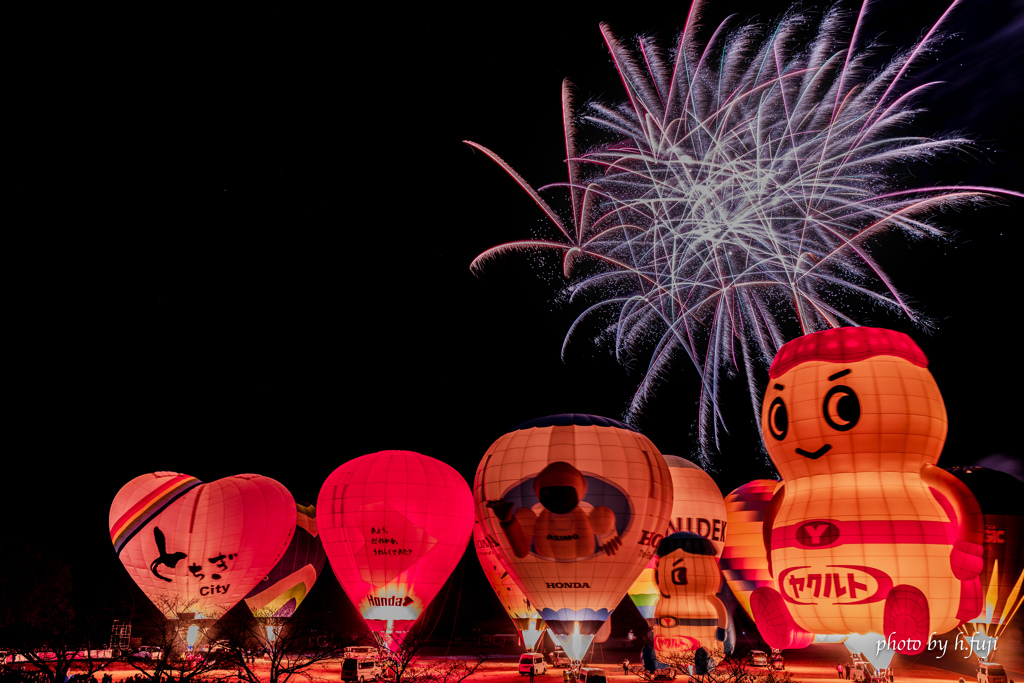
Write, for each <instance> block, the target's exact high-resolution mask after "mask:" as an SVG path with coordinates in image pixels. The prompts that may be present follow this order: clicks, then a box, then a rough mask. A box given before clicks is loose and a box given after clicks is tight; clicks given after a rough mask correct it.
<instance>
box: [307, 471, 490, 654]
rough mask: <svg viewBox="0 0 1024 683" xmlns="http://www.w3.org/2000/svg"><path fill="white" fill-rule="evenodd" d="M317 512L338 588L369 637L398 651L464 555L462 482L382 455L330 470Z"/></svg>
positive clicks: (469, 519)
mask: <svg viewBox="0 0 1024 683" xmlns="http://www.w3.org/2000/svg"><path fill="white" fill-rule="evenodd" d="M317 510H318V522H319V527H320V537H321V539H322V540H323V544H324V549H325V550H326V551H327V557H328V559H329V560H330V562H331V566H332V567H333V568H334V573H335V574H336V575H337V576H338V581H339V582H340V583H341V586H342V588H344V589H345V592H346V593H347V594H348V597H349V598H350V599H351V600H352V602H353V604H355V606H356V609H357V610H358V611H359V613H360V614H361V615H362V617H363V619H365V620H366V623H367V626H369V628H370V630H371V631H373V632H374V633H376V634H378V635H379V637H380V638H381V640H383V641H385V642H387V644H388V645H389V646H397V645H400V644H401V641H402V639H403V638H404V633H405V632H407V631H408V630H409V629H410V628H411V627H412V625H413V623H414V622H415V621H416V620H417V619H418V618H419V616H420V615H421V614H422V613H423V610H424V609H426V607H427V605H428V604H430V601H431V600H433V599H434V596H435V595H437V592H438V591H439V590H440V589H441V587H442V586H443V585H444V583H445V581H447V580H448V577H449V575H450V574H451V573H452V570H453V569H455V566H456V565H457V564H458V563H459V560H460V559H461V558H462V554H463V552H465V550H466V544H467V543H468V542H469V537H470V534H471V533H472V531H473V497H472V495H471V494H470V492H469V486H468V485H467V484H466V480H465V479H463V477H462V475H460V474H459V473H458V472H456V471H455V470H454V469H453V468H452V467H450V466H449V465H447V464H445V463H443V462H441V461H440V460H435V459H434V458H429V457H427V456H425V455H420V454H419V453H414V452H412V451H381V452H380V453H373V454H371V455H364V456H362V457H360V458H356V459H354V460H350V461H349V462H347V463H345V464H344V465H342V466H341V467H339V468H338V469H336V470H334V472H333V473H331V475H330V476H329V477H328V478H327V481H326V482H325V483H324V485H323V488H321V489H320V497H319V499H318V500H317ZM389 637H390V642H388V638H389Z"/></svg>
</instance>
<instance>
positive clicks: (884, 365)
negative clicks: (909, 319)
mask: <svg viewBox="0 0 1024 683" xmlns="http://www.w3.org/2000/svg"><path fill="white" fill-rule="evenodd" d="M927 365H928V361H927V358H926V357H925V355H924V353H923V352H922V351H921V350H920V349H919V348H918V347H917V345H916V344H915V343H914V342H913V341H912V340H911V339H910V338H909V337H908V336H906V335H904V334H901V333H899V332H894V331H890V330H882V329H874V328H839V329H833V330H827V331H824V332H816V333H813V334H809V335H806V336H804V337H800V338H798V339H796V340H794V341H791V342H789V343H788V344H786V345H784V346H783V347H782V348H781V349H780V350H779V353H778V354H777V355H776V357H775V360H774V362H773V363H772V366H771V369H770V371H769V376H770V380H769V386H768V388H767V390H766V392H765V396H764V403H763V412H762V427H763V436H764V441H765V445H766V447H767V449H768V453H769V455H770V456H771V458H772V461H773V462H774V463H775V466H776V467H777V468H778V471H779V474H780V475H781V476H782V483H783V485H782V486H781V487H779V488H778V490H777V491H776V493H775V495H774V497H773V498H772V501H771V503H770V504H769V506H768V509H767V511H766V513H765V519H764V527H763V529H764V542H765V548H766V550H767V555H768V562H769V569H770V571H771V574H772V576H773V579H774V581H773V584H772V586H771V587H768V586H762V587H760V588H758V589H757V590H755V591H754V593H753V594H752V595H751V608H752V611H753V614H754V619H755V622H756V623H757V625H758V628H759V630H760V632H761V635H762V637H763V638H764V639H765V641H766V642H767V643H768V645H770V646H771V647H773V648H789V647H803V646H805V645H808V644H810V642H811V641H812V639H813V634H814V633H836V634H850V633H862V634H865V633H878V634H884V635H885V636H886V637H887V638H888V639H889V641H890V646H891V647H892V649H894V650H896V651H898V652H901V653H903V654H916V653H919V652H921V651H922V650H924V648H925V647H926V646H927V644H928V641H929V639H930V636H931V634H932V633H936V632H937V633H944V632H946V631H949V630H951V629H953V628H956V627H957V626H958V625H959V624H961V623H964V622H966V621H969V620H970V619H972V618H974V617H976V616H977V615H978V613H979V612H980V610H981V589H980V581H979V578H978V577H979V574H980V572H981V569H982V553H983V549H982V542H983V538H984V526H983V524H984V523H983V517H982V515H981V511H980V508H979V506H978V503H977V501H976V500H975V498H974V497H973V495H972V494H971V493H970V491H969V490H968V489H967V488H966V486H965V485H964V484H963V483H961V482H960V481H959V480H957V479H956V477H954V476H953V475H951V474H950V473H948V472H946V471H944V470H942V469H940V468H938V467H937V466H936V464H935V463H936V462H937V461H938V459H939V455H940V453H941V450H942V446H943V444H944V442H945V437H946V429H947V424H946V410H945V406H944V404H943V401H942V396H941V395H940V393H939V390H938V387H937V386H936V383H935V380H934V379H933V378H932V376H931V374H930V373H929V372H928V369H927Z"/></svg>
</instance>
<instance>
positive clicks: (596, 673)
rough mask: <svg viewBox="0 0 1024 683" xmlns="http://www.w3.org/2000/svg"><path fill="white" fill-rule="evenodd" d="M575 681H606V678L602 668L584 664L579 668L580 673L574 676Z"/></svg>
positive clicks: (599, 682)
mask: <svg viewBox="0 0 1024 683" xmlns="http://www.w3.org/2000/svg"><path fill="white" fill-rule="evenodd" d="M576 683H608V678H607V677H606V676H605V675H604V669H598V668H597V667H593V666H585V667H583V668H582V669H580V673H579V675H578V676H577V677H576Z"/></svg>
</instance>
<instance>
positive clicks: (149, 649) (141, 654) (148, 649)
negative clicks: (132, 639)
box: [135, 645, 164, 659]
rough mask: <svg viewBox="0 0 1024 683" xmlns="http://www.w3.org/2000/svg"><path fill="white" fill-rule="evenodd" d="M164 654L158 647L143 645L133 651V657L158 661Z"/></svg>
mask: <svg viewBox="0 0 1024 683" xmlns="http://www.w3.org/2000/svg"><path fill="white" fill-rule="evenodd" d="M163 654H164V649H163V648H162V647H160V646H159V645H143V646H142V647H140V648H139V649H138V650H136V651H135V656H136V657H138V658H139V659H160V658H161V657H162V656H163Z"/></svg>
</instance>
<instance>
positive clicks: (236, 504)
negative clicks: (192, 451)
mask: <svg viewBox="0 0 1024 683" xmlns="http://www.w3.org/2000/svg"><path fill="white" fill-rule="evenodd" d="M297 514H298V513H297V512H296V508H295V500H294V499H293V498H292V495H291V494H290V493H289V492H288V489H286V488H285V487H284V486H283V485H281V484H280V483H278V482H277V481H275V480H273V479H270V478H269V477H263V476H260V475H258V474H239V475H235V476H233V477H225V478H224V479H218V480H217V481H214V482H211V483H209V484H204V483H203V482H201V481H199V480H198V479H196V478H195V477H191V476H189V475H187V474H178V473H176V472H155V473H152V474H143V475H141V476H139V477H136V478H135V479H132V480H131V481H130V482H128V483H127V484H125V485H124V487H123V488H122V489H121V490H120V491H119V492H118V494H117V496H116V497H115V498H114V503H113V504H112V505H111V506H110V539H111V541H112V542H113V544H114V549H115V550H116V551H117V554H118V557H119V558H120V559H121V562H122V563H123V564H124V566H125V569H127V570H128V573H129V574H130V575H131V577H132V579H133V580H134V581H135V583H137V584H138V586H139V588H141V589H142V592H143V593H145V594H146V597H148V598H149V599H150V600H151V601H152V602H153V604H154V605H156V606H157V608H158V609H160V611H161V612H163V613H164V615H165V616H167V618H169V619H176V618H179V615H181V614H192V615H194V618H195V619H218V618H220V617H221V616H222V615H223V614H224V613H225V612H227V611H228V610H230V609H231V608H232V607H234V606H235V604H236V603H237V602H238V601H239V600H241V599H242V597H244V596H245V595H246V594H247V593H248V592H249V591H250V590H252V588H253V587H254V586H255V585H256V584H257V583H258V582H259V581H261V580H262V579H263V577H265V576H266V575H267V573H268V572H269V571H270V570H271V569H272V568H273V567H274V565H275V564H277V562H278V560H280V559H281V556H282V555H283V554H284V552H285V550H286V549H287V548H288V543H289V542H290V541H291V539H292V535H293V534H294V533H295V521H296V515H297Z"/></svg>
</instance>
